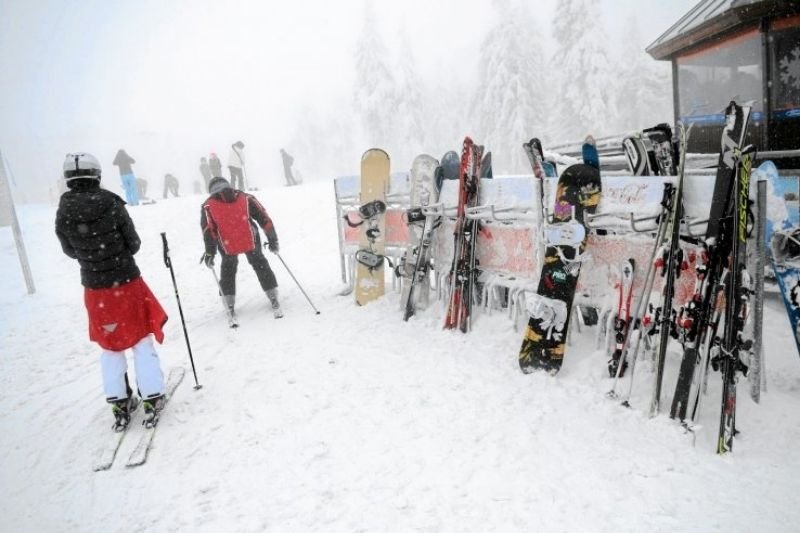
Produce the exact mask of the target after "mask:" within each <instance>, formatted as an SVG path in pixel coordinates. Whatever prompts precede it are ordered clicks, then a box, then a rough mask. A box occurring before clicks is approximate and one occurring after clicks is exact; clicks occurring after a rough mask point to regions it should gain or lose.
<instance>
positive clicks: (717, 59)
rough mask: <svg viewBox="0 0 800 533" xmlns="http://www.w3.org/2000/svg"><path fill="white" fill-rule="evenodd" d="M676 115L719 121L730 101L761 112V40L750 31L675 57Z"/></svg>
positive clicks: (755, 32) (755, 33)
mask: <svg viewBox="0 0 800 533" xmlns="http://www.w3.org/2000/svg"><path fill="white" fill-rule="evenodd" d="M678 90H679V98H680V116H681V117H682V118H688V117H694V118H695V120H694V121H700V122H720V121H721V120H722V116H721V114H722V111H723V110H724V109H725V107H726V106H727V105H728V103H729V102H730V101H731V100H735V101H736V102H738V103H740V104H743V103H746V102H749V101H752V104H753V111H754V112H755V113H758V112H761V111H763V92H762V69H761V37H760V35H759V33H758V30H750V31H748V32H746V33H743V34H741V35H739V36H737V37H734V38H732V39H726V40H725V41H722V42H720V43H719V44H715V45H712V46H710V47H707V48H704V49H702V50H700V51H696V52H694V53H691V54H688V55H685V56H682V57H679V58H678Z"/></svg>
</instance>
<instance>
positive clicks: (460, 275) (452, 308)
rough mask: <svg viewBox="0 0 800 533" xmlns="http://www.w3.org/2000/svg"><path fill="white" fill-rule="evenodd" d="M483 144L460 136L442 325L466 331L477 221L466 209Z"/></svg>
mask: <svg viewBox="0 0 800 533" xmlns="http://www.w3.org/2000/svg"><path fill="white" fill-rule="evenodd" d="M482 157H483V146H479V145H476V144H475V143H474V142H473V141H472V139H471V138H469V137H466V138H465V139H464V145H463V149H462V152H461V174H460V177H459V188H458V208H457V212H456V223H455V228H454V230H453V263H452V266H451V268H450V298H449V301H448V305H447V314H446V316H445V321H444V329H456V328H458V329H460V330H461V331H462V332H464V333H466V332H468V331H469V330H470V327H471V321H472V316H471V313H472V298H473V289H474V285H475V281H476V275H475V266H476V262H475V249H476V246H475V240H476V239H477V234H478V221H477V220H469V219H467V216H466V210H467V208H469V207H475V206H476V205H477V203H478V188H479V186H480V175H481V168H480V167H481V158H482Z"/></svg>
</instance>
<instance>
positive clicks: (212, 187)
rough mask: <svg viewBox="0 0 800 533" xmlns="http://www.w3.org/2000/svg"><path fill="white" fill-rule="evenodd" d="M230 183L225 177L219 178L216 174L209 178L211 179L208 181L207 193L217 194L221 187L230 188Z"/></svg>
mask: <svg viewBox="0 0 800 533" xmlns="http://www.w3.org/2000/svg"><path fill="white" fill-rule="evenodd" d="M230 188H231V184H230V183H229V182H228V180H226V179H225V178H221V177H219V176H217V177H216V178H211V181H209V182H208V193H209V194H217V193H218V192H219V191H221V190H223V189H230Z"/></svg>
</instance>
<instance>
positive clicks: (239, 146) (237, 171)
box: [228, 141, 245, 191]
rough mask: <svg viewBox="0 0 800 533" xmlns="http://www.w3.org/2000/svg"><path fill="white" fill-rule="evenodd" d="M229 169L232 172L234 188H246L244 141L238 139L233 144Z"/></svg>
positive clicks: (241, 189) (229, 157)
mask: <svg viewBox="0 0 800 533" xmlns="http://www.w3.org/2000/svg"><path fill="white" fill-rule="evenodd" d="M228 170H230V172H231V185H232V186H233V188H235V189H239V190H240V191H243V190H245V185H244V143H243V142H242V141H236V142H235V143H233V144H232V145H231V153H230V155H229V156H228ZM237 180H238V183H237Z"/></svg>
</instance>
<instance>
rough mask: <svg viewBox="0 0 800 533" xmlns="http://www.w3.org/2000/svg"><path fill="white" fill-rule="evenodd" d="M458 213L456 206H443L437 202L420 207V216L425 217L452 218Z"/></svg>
mask: <svg viewBox="0 0 800 533" xmlns="http://www.w3.org/2000/svg"><path fill="white" fill-rule="evenodd" d="M457 212H458V206H456V205H452V206H451V205H444V203H442V202H439V203H436V204H430V205H426V206H424V207H422V214H423V215H425V216H427V217H454V216H456V214H457Z"/></svg>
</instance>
